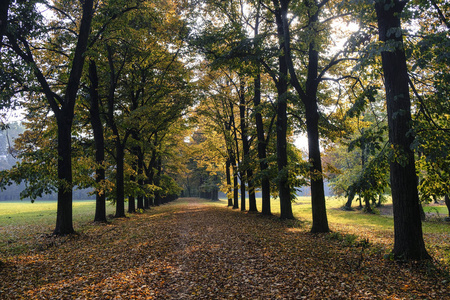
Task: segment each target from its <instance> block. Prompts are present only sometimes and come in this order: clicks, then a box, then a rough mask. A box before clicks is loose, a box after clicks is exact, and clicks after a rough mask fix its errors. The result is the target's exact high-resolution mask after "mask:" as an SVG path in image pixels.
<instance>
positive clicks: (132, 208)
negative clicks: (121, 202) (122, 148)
mask: <svg viewBox="0 0 450 300" xmlns="http://www.w3.org/2000/svg"><path fill="white" fill-rule="evenodd" d="M133 150H134V151H133V152H134V154H136V151H138V150H136V149H133ZM131 167H132V169H133V171H134V172H136V173H137V162H135V161H133V162H132V163H131ZM129 180H130V181H131V182H133V181H136V176H134V175H131V176H130V179H129ZM128 213H130V214H134V213H136V199H135V197H134V195H128Z"/></svg>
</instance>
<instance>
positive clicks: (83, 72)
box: [0, 0, 450, 260]
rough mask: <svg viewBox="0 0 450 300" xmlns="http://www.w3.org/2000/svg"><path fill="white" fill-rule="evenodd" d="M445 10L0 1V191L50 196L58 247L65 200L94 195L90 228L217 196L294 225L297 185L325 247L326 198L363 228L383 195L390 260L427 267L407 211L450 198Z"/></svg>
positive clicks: (378, 4) (67, 217) (285, 1)
mask: <svg viewBox="0 0 450 300" xmlns="http://www.w3.org/2000/svg"><path fill="white" fill-rule="evenodd" d="M448 9H449V6H448V4H447V2H446V1H439V0H433V1H431V2H429V1H421V0H417V1H401V0H364V1H342V0H321V1H319V0H302V1H291V0H245V1H232V0H225V1H209V0H200V1H190V0H186V1H182V0H169V1H161V2H157V1H147V0H136V1H123V0H115V1H95V0H93V1H92V0H91V1H88V0H86V1H81V2H80V1H46V0H39V1H18V0H16V1H3V2H2V4H1V6H0V20H1V23H0V36H1V39H0V49H1V52H0V60H1V63H2V67H1V69H0V71H1V72H0V79H1V82H0V96H1V108H4V109H7V108H10V109H12V108H13V107H17V106H20V107H21V108H22V109H23V111H25V115H26V117H25V120H24V121H23V126H24V127H25V131H24V132H23V133H22V134H21V135H20V137H18V138H17V139H16V141H15V145H14V152H15V153H18V158H19V159H20V161H19V162H18V163H17V164H16V165H15V166H13V167H12V168H11V169H9V170H3V171H0V172H1V173H0V175H1V176H0V179H1V180H0V187H1V188H6V187H7V186H8V185H10V184H12V183H13V182H14V183H21V182H25V183H26V188H25V190H24V191H23V192H22V194H21V196H22V197H30V198H32V199H33V200H34V199H36V198H39V197H41V196H43V194H48V193H52V192H55V191H56V192H57V194H58V208H57V220H56V227H55V230H54V234H55V235H65V234H71V233H74V228H73V224H72V223H73V219H72V191H73V189H75V188H89V189H90V190H91V191H92V193H93V194H95V195H96V213H95V221H97V222H106V221H107V218H106V209H105V207H106V203H107V202H108V201H110V202H112V203H114V204H115V208H116V212H115V217H124V216H125V215H126V209H125V205H126V201H128V213H136V212H141V211H142V210H145V209H149V208H150V207H151V206H152V205H155V206H156V205H160V204H162V203H165V202H167V201H171V200H173V199H175V198H176V197H178V196H180V195H183V196H189V197H192V196H199V197H204V198H209V199H210V200H214V201H215V200H218V198H219V189H220V190H221V191H222V192H224V193H225V194H226V198H227V204H228V206H230V207H232V208H234V209H239V208H240V210H243V211H247V210H248V211H249V212H254V213H257V212H259V211H260V212H261V213H262V214H263V215H271V214H272V211H271V205H272V203H273V202H274V201H276V202H275V203H277V205H279V207H280V216H279V217H280V218H281V219H294V218H295V216H294V213H293V208H292V203H293V202H295V199H296V197H297V193H298V190H299V189H301V188H302V187H305V186H308V188H310V191H311V206H312V227H311V232H313V233H324V232H329V231H330V227H329V224H328V216H327V209H326V197H325V188H324V184H325V182H326V181H329V182H330V185H331V187H332V189H333V190H334V192H335V193H338V194H341V195H343V196H346V197H347V201H346V202H347V203H346V205H345V209H346V210H352V203H353V202H354V199H355V198H356V197H357V198H359V199H360V206H361V207H362V204H363V202H362V201H364V212H366V213H373V212H374V211H375V210H376V207H379V206H380V205H383V202H384V199H386V198H388V197H387V196H388V195H387V194H388V193H389V192H391V193H392V202H393V209H394V212H393V214H394V224H395V228H394V231H395V238H394V248H393V252H392V253H393V256H394V257H395V258H396V259H405V260H423V259H429V258H430V256H429V255H428V253H427V250H426V248H425V243H424V240H423V234H422V224H421V217H423V216H424V213H423V209H422V206H421V204H422V203H426V202H429V201H431V200H433V199H435V200H438V199H439V197H445V199H446V200H447V203H448V202H449V201H448V199H449V196H448V195H449V193H450V176H449V174H450V170H449V168H448V157H449V156H448V149H449V148H450V147H449V144H450V143H449V141H450V139H449V132H450V131H449V128H450V117H449V115H450V106H449V105H448V101H447V99H448V95H449V90H448V86H449V85H448V80H449V75H448V74H449V72H448V71H449V70H448V66H449V64H448V55H447V54H448V53H447V49H448V45H449V44H450V42H449V36H448V33H449V28H450V22H449V21H448V14H449V13H450V12H449V11H448ZM383 86H384V88H382V87H383ZM2 127H5V128H6V127H7V126H6V124H5V126H3V124H2ZM297 134H305V135H306V136H307V139H308V145H307V150H305V153H303V152H302V151H301V150H299V149H298V148H297V147H296V146H295V145H294V141H295V136H296V135H297ZM11 151H12V149H11ZM388 170H389V173H390V175H388ZM257 192H261V197H262V199H261V202H260V203H261V207H258V205H259V204H258V203H259V202H258V200H257V195H258V194H257ZM246 195H248V200H247V197H246ZM449 205H450V204H449Z"/></svg>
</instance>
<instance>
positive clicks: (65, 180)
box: [46, 0, 93, 235]
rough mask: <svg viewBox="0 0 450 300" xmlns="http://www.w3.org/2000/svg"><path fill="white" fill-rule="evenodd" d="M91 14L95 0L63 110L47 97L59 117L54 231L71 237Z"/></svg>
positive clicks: (86, 6)
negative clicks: (77, 127) (75, 148)
mask: <svg viewBox="0 0 450 300" xmlns="http://www.w3.org/2000/svg"><path fill="white" fill-rule="evenodd" d="M92 11H93V1H92V0H86V1H85V2H84V3H83V15H82V17H81V22H80V31H79V35H78V40H77V45H76V48H75V52H74V56H73V60H72V69H71V70H70V74H69V81H68V83H67V86H66V90H65V95H64V99H63V103H62V107H61V109H57V107H58V106H57V104H56V103H54V102H52V101H54V96H52V97H50V98H48V101H49V102H50V105H51V107H52V110H53V111H54V113H55V115H56V122H57V125H58V180H59V183H58V204H57V215H56V226H55V230H54V231H53V234H55V235H64V234H71V233H73V232H74V230H73V223H72V139H71V134H72V121H73V117H74V114H75V112H74V108H75V102H76V99H77V92H78V86H79V84H80V79H81V73H82V70H83V65H84V61H85V51H86V48H87V43H88V39H89V33H90V29H91V21H92V14H93V12H92ZM47 87H48V86H47ZM47 87H46V88H47Z"/></svg>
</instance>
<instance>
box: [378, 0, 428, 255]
mask: <svg viewBox="0 0 450 300" xmlns="http://www.w3.org/2000/svg"><path fill="white" fill-rule="evenodd" d="M407 3H408V1H399V0H393V1H389V2H387V1H385V0H379V1H375V11H376V14H377V22H378V30H379V39H380V41H381V42H383V43H384V49H383V51H382V52H381V58H382V64H383V73H384V79H385V88H386V104H387V113H388V125H389V142H390V144H391V148H392V156H393V157H392V158H391V162H390V169H391V175H390V179H391V190H392V201H393V208H394V232H395V238H394V249H393V254H394V256H395V257H396V258H397V259H407V260H421V259H429V258H430V256H429V254H428V253H427V251H426V249H425V243H424V241H423V234H422V224H421V219H420V206H419V197H418V192H417V178H416V170H415V164H414V153H413V152H412V150H411V144H412V142H413V140H414V137H413V135H412V134H411V101H410V96H409V88H408V70H407V65H406V56H405V49H404V47H403V35H402V32H401V19H400V18H401V13H402V11H403V9H404V7H405V5H406V4H407Z"/></svg>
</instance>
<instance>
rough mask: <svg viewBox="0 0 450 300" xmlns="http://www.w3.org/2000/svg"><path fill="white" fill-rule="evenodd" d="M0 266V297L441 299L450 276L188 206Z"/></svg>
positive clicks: (93, 231) (93, 230)
mask: <svg viewBox="0 0 450 300" xmlns="http://www.w3.org/2000/svg"><path fill="white" fill-rule="evenodd" d="M63 241H64V242H61V243H58V242H54V243H53V244H51V245H50V246H49V247H41V248H39V249H35V250H34V251H29V253H27V254H21V255H14V256H9V257H7V258H4V259H2V260H3V265H2V267H0V268H1V269H0V299H412V298H416V299H448V297H449V295H450V289H449V285H450V283H449V281H448V275H446V274H443V273H442V272H439V270H436V269H432V268H425V267H417V266H416V265H415V264H409V265H399V264H397V263H395V262H392V261H389V260H385V259H383V258H382V254H383V253H381V252H380V251H378V250H377V249H378V248H376V247H372V248H371V247H369V249H363V248H362V247H359V246H358V244H357V243H353V244H350V245H346V244H345V243H343V242H342V240H338V239H333V238H330V235H329V234H316V235H313V234H310V233H309V232H308V228H306V227H302V225H301V223H300V222H296V223H294V225H293V223H289V222H281V221H279V220H278V219H276V218H275V217H273V218H268V217H262V216H260V215H256V214H245V213H241V212H238V211H235V210H231V209H227V208H225V207H223V208H221V207H215V206H210V205H205V204H204V203H200V202H198V201H197V200H195V199H191V201H190V202H188V204H186V203H183V204H180V203H177V202H176V201H175V202H174V203H171V204H167V205H163V206H160V207H157V208H154V209H152V210H150V211H147V212H145V213H144V214H136V215H132V216H130V217H129V218H124V219H116V220H114V221H113V222H111V223H109V224H107V225H92V226H87V227H85V229H84V231H83V232H82V233H80V234H78V235H73V236H70V237H65V238H64V240H63Z"/></svg>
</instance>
